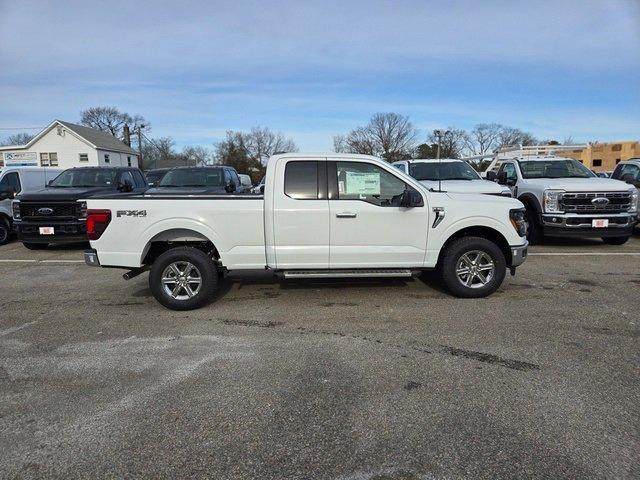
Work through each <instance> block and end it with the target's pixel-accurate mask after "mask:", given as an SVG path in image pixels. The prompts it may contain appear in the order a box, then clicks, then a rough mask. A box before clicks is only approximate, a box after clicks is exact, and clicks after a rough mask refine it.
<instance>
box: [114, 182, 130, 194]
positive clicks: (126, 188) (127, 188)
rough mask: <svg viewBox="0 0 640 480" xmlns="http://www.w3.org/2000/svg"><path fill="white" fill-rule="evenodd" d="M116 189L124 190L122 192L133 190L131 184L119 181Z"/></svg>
mask: <svg viewBox="0 0 640 480" xmlns="http://www.w3.org/2000/svg"><path fill="white" fill-rule="evenodd" d="M118 191H120V192H124V193H129V192H132V191H133V185H131V184H130V183H119V184H118Z"/></svg>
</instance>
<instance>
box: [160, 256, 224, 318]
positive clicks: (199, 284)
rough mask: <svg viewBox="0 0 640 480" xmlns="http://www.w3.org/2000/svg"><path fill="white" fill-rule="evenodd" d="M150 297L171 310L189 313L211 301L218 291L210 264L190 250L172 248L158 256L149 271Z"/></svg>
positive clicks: (208, 259) (206, 257)
mask: <svg viewBox="0 0 640 480" xmlns="http://www.w3.org/2000/svg"><path fill="white" fill-rule="evenodd" d="M149 287H150V288H151V292H152V293H153V296H154V297H155V298H156V300H158V302H160V303H161V304H162V305H164V306H165V307H167V308H169V309H171V310H193V309H196V308H200V307H202V306H203V305H205V304H206V303H207V302H209V301H210V300H211V298H212V297H213V294H214V292H215V291H216V290H217V288H218V274H217V272H216V267H215V265H214V263H213V260H212V259H211V258H210V257H209V256H208V255H207V254H206V253H204V252H203V251H201V250H198V249H197V248H194V247H176V248H172V249H171V250H168V251H166V252H164V253H163V254H162V255H160V256H159V257H158V258H157V259H156V261H155V262H154V263H153V266H152V267H151V272H150V273H149Z"/></svg>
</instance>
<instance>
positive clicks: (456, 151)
mask: <svg viewBox="0 0 640 480" xmlns="http://www.w3.org/2000/svg"><path fill="white" fill-rule="evenodd" d="M465 138H466V133H465V131H464V130H460V129H458V128H454V127H449V128H448V129H447V133H446V134H445V135H443V136H442V140H441V142H440V158H460V157H461V156H462V152H463V150H464V146H465ZM437 152H438V137H437V136H436V135H435V134H433V133H430V134H429V135H428V136H427V143H423V144H421V145H418V148H417V150H416V154H415V157H416V158H436V157H437Z"/></svg>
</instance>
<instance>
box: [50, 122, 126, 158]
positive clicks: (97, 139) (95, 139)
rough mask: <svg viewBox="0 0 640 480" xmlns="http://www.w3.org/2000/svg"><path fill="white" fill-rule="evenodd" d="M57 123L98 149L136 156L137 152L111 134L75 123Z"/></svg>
mask: <svg viewBox="0 0 640 480" xmlns="http://www.w3.org/2000/svg"><path fill="white" fill-rule="evenodd" d="M56 122H57V123H59V124H61V125H63V126H65V127H67V128H68V129H69V130H71V131H72V132H74V133H76V134H77V135H79V136H81V137H82V138H84V139H85V140H86V141H88V142H89V143H90V144H92V145H93V146H94V147H96V148H99V149H104V150H113V151H116V152H124V153H131V154H133V155H135V154H136V152H135V151H134V150H133V149H132V148H131V147H129V146H128V145H126V144H125V143H124V142H121V141H120V140H118V139H117V138H116V137H114V136H113V135H111V134H109V133H106V132H102V131H100V130H96V129H95V128H89V127H84V126H82V125H76V124H75V123H70V122H63V121H61V120H56Z"/></svg>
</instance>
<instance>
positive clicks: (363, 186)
mask: <svg viewBox="0 0 640 480" xmlns="http://www.w3.org/2000/svg"><path fill="white" fill-rule="evenodd" d="M346 173H347V176H346V181H345V187H346V194H347V195H360V196H363V195H380V172H346Z"/></svg>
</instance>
